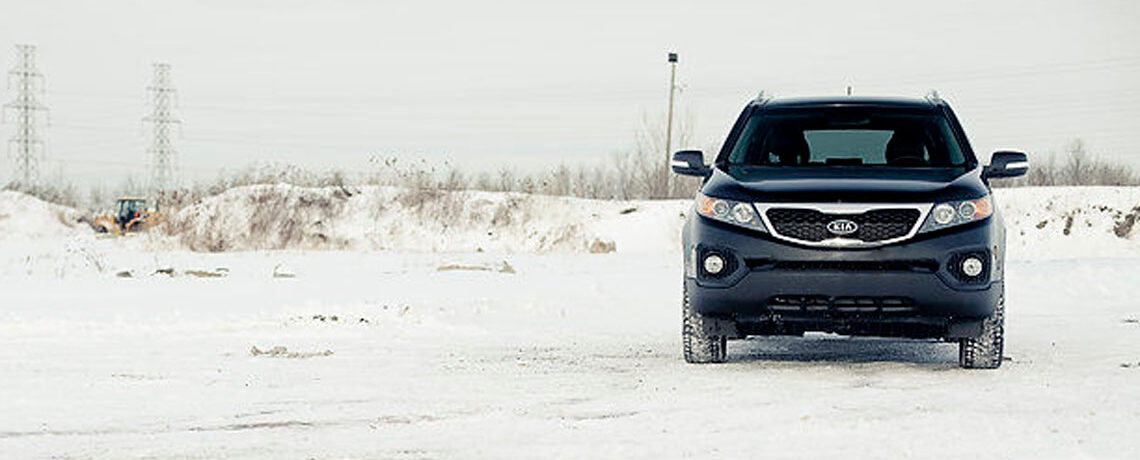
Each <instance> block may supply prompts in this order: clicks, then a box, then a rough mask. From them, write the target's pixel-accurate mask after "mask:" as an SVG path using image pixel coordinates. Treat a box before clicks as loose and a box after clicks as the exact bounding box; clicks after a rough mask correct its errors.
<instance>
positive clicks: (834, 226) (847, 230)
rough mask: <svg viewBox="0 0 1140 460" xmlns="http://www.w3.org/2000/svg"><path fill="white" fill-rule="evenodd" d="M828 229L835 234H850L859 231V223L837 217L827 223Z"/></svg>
mask: <svg viewBox="0 0 1140 460" xmlns="http://www.w3.org/2000/svg"><path fill="white" fill-rule="evenodd" d="M827 231H829V232H831V234H833V235H839V236H844V235H850V234H852V233H855V232H857V231H859V224H856V223H855V222H853V221H850V220H847V219H836V220H833V221H831V222H828V223H827Z"/></svg>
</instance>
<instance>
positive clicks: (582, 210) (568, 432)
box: [0, 189, 1140, 458]
mask: <svg viewBox="0 0 1140 460" xmlns="http://www.w3.org/2000/svg"><path fill="white" fill-rule="evenodd" d="M290 193H292V192H290ZM302 193H308V192H302ZM370 193H394V192H385V191H379V192H368V191H365V192H364V193H363V194H364V195H365V196H368V195H369V194H370ZM482 196H483V197H484V198H485V199H486V200H487V203H488V204H486V205H485V206H486V208H485V209H496V206H500V204H501V203H504V202H506V201H509V200H510V199H511V197H507V196H502V195H494V194H486V195H482ZM515 198H519V197H515ZM362 199H365V198H348V200H349V202H350V203H351V202H352V201H351V200H362ZM367 199H368V200H376V201H379V200H380V199H379V198H367ZM521 199H523V200H533V203H534V205H535V208H534V209H536V210H538V209H541V210H543V212H538V211H535V213H534V214H532V215H531V219H532V222H530V224H529V225H531V226H532V228H535V229H538V230H536V231H537V233H533V234H532V233H527V231H526V228H527V227H526V226H525V225H522V224H518V225H519V226H518V227H517V229H513V230H512V229H509V227H510V225H516V224H506V225H503V224H501V223H494V222H492V221H490V220H480V219H481V218H480V217H478V216H482V215H484V214H483V211H479V212H472V213H469V215H472V216H475V217H473V218H472V219H471V220H469V221H466V224H467V225H468V227H467V228H469V229H470V230H468V231H466V233H464V231H461V230H444V231H450V232H453V233H451V234H450V235H451V236H452V237H454V238H452V239H449V240H447V241H446V242H445V243H447V244H443V245H442V246H434V245H431V244H423V245H421V246H414V245H413V244H419V243H416V242H422V241H424V240H421V239H417V238H416V235H417V231H416V226H415V225H411V226H410V227H409V229H408V230H402V231H404V232H405V233H398V234H395V235H398V237H395V236H392V235H393V234H390V233H385V234H387V235H389V236H390V237H389V238H386V239H384V240H382V241H386V242H387V243H385V244H387V246H384V245H379V246H377V247H372V246H369V245H367V244H364V243H362V242H364V241H376V240H365V239H357V237H356V236H355V235H361V234H364V233H366V232H361V231H359V229H360V228H365V227H368V224H367V222H368V221H367V220H361V221H359V222H358V223H356V224H349V223H346V222H347V221H346V220H344V219H339V218H338V219H332V220H328V221H327V222H326V223H324V224H322V225H324V226H325V228H326V230H325V231H326V232H330V233H328V235H326V236H329V235H334V234H335V235H340V236H338V238H343V240H344V241H349V243H347V245H346V246H345V247H347V248H349V249H351V250H324V251H321V250H313V249H311V248H310V249H285V250H257V251H244V252H219V253H205V252H192V251H189V250H187V249H185V247H184V246H185V241H183V240H181V239H180V238H179V237H177V236H175V237H166V236H160V235H134V236H132V237H128V238H121V239H108V238H97V237H95V236H93V235H91V234H90V233H89V232H88V231H87V230H86V229H84V228H82V226H80V225H75V224H73V222H74V221H75V216H74V215H72V214H69V210H67V209H65V208H58V207H52V206H49V205H46V204H43V203H40V202H38V201H34V200H30V199H28V198H27V197H23V196H17V195H14V194H4V195H0V230H3V233H0V458H472V457H474V458H504V457H508V458H535V457H562V458H582V457H611V458H612V457H618V458H627V457H636V458H662V457H664V458H676V457H700V458H704V457H714V456H715V457H737V458H739V457H748V458H804V457H810V458H834V457H838V456H844V457H847V456H855V457H866V458H894V457H904V458H930V457H933V458H948V457H949V458H967V457H968V458H1073V457H1084V458H1137V456H1140V441H1138V440H1137V438H1136V436H1135V432H1136V431H1137V429H1138V427H1140V398H1137V397H1136V396H1137V392H1136V388H1137V386H1138V384H1140V345H1137V344H1138V343H1140V300H1138V299H1140V285H1138V283H1137V280H1138V279H1140V277H1138V275H1137V274H1136V269H1137V267H1138V263H1140V245H1138V243H1137V240H1140V230H1133V229H1127V231H1125V232H1123V235H1122V236H1118V235H1117V233H1116V232H1117V231H1116V230H1115V229H1117V228H1118V227H1119V226H1120V225H1121V223H1123V222H1126V221H1127V220H1128V217H1127V216H1128V213H1129V212H1134V208H1135V207H1137V206H1140V192H1138V191H1137V190H1136V189H1036V190H1034V189H1025V190H1011V191H1006V190H1003V191H1000V192H999V195H998V201H999V205H1001V206H1003V209H1004V210H1005V213H1006V215H1005V217H1006V219H1007V222H1009V224H1010V227H1011V234H1010V238H1011V241H1010V243H1011V251H1010V256H1011V257H1010V259H1011V260H1010V262H1009V265H1008V275H1007V277H1008V281H1007V283H1008V287H1007V289H1008V297H1009V300H1008V303H1007V309H1008V313H1007V315H1008V316H1007V355H1008V356H1009V358H1010V360H1009V361H1007V362H1006V363H1005V364H1004V365H1003V367H1002V368H1001V369H1000V370H998V371H995V372H987V371H963V370H960V369H958V368H957V367H956V347H955V346H953V345H948V344H942V343H936V342H916V341H906V340H882V339H849V338H843V337H837V336H824V335H816V336H812V337H809V338H807V339H782V338H781V339H751V340H747V341H742V342H734V343H732V344H731V345H730V350H729V353H730V362H729V363H727V364H724V365H711V366H690V365H686V364H684V363H683V362H682V360H681V358H680V354H679V337H678V322H679V306H678V302H677V297H678V294H679V281H680V267H679V261H680V257H679V255H678V254H677V250H676V248H675V244H674V243H675V241H676V236H675V234H674V232H675V229H676V225H677V224H676V222H675V220H677V219H679V215H680V213H683V212H686V211H687V209H686V206H687V204H686V203H683V202H664V203H614V202H595V201H582V200H569V199H555V198H541V197H538V198H528V197H522V198H521ZM209 204H210V203H205V204H204V205H203V206H209ZM353 206H355V205H353ZM472 206H474V205H472ZM203 209H205V208H203ZM480 209H483V208H480ZM629 209H634V211H628V210H629ZM344 212H345V213H346V214H345V215H354V213H355V212H356V211H351V212H350V211H344ZM402 212H404V211H401V210H399V209H398V208H397V209H395V210H389V211H383V212H379V213H378V214H377V215H376V216H375V219H376V220H380V221H384V220H385V219H391V221H392V222H394V221H395V220H396V217H397V216H399V215H403V214H397V213H402ZM386 213H391V214H392V215H388V214H386ZM203 214H204V215H207V216H208V215H210V212H203ZM491 214H494V213H491ZM500 214H501V213H500ZM247 215H251V214H247ZM21 216H24V217H21ZM337 216H339V214H336V215H333V217H337ZM548 216H554V217H548ZM234 219H237V217H234ZM409 219H410V218H409ZM575 219H577V221H575ZM1133 219H1135V218H1133ZM408 221H411V220H408ZM513 221H514V222H519V219H515V220H513ZM1070 221H1071V223H1067V222H1070ZM412 222H414V221H412ZM427 222H430V219H429V220H428V221H427ZM500 222H501V221H500ZM1042 222H1044V224H1042ZM405 224H406V222H405ZM575 224H577V227H575V228H577V229H578V230H577V232H578V233H576V234H575V235H576V236H574V237H573V238H570V239H566V240H564V241H566V242H567V243H565V244H561V243H560V244H558V245H545V246H544V245H542V244H538V241H540V240H541V239H542V237H541V235H542V234H543V233H542V232H547V231H550V232H555V233H557V232H558V231H560V230H561V229H565V228H566V227H567V226H574V225H575ZM383 225H389V224H383ZM391 225H396V224H394V223H393V224H391ZM417 225H419V224H417ZM432 225H435V224H432ZM1066 226H1067V227H1068V228H1069V230H1068V232H1067V234H1066V232H1065V231H1064V228H1065V227H1066ZM328 227H335V228H337V229H339V230H336V231H338V232H341V233H331V232H333V230H329V229H328ZM371 228H375V227H371ZM388 228H389V227H384V229H385V231H387V229H388ZM501 228H506V229H503V230H502V232H503V233H502V234H503V235H509V237H508V236H497V237H496V236H494V235H490V236H487V235H486V231H488V230H491V231H495V230H496V229H501ZM435 230H438V228H436V229H435ZM512 232H513V233H512ZM238 233H240V232H238ZM528 235H532V236H531V237H528ZM534 235H539V236H534ZM215 236H217V235H215ZM221 236H223V237H225V238H227V241H241V239H240V238H237V239H234V238H233V237H234V236H235V235H221ZM236 236H239V237H240V235H236ZM423 238H424V239H431V238H434V237H433V236H432V235H430V234H425V235H423ZM528 238H530V239H528ZM464 239H466V242H464V243H462V244H463V245H474V246H476V247H474V248H472V247H466V246H465V247H459V246H458V245H459V243H450V242H451V241H463V240H464ZM595 239H598V240H604V241H608V242H613V243H615V244H616V248H617V251H616V252H611V253H603V254H591V253H589V247H590V245H591V244H592V241H593V240H595ZM252 241H253V240H247V244H248V243H250V242H252ZM318 241H319V238H318ZM408 241H411V242H408ZM435 241H443V240H435ZM548 241H549V240H548ZM306 244H309V243H306ZM338 244H340V243H338ZM451 244H455V246H450V245H451ZM318 246H319V245H318ZM381 246H383V249H386V250H379V249H381ZM479 249H482V250H483V252H477V251H478V250H479ZM168 273H169V274H168ZM274 273H277V274H278V275H279V276H277V277H275V276H274ZM128 274H129V275H128ZM216 275H217V276H216Z"/></svg>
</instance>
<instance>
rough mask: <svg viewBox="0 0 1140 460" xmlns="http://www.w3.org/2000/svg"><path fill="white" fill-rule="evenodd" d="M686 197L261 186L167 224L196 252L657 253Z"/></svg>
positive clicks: (666, 243)
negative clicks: (621, 198)
mask: <svg viewBox="0 0 1140 460" xmlns="http://www.w3.org/2000/svg"><path fill="white" fill-rule="evenodd" d="M688 207H689V204H688V202H687V201H656V202H654V201H642V202H621V201H597V200H583V199H576V198H568V197H551V196H538V195H527V194H518V193H491V192H477V191H456V192H442V191H431V190H407V189H398V188H392V187H328V188H303V187H294V186H289V185H257V186H249V187H240V188H235V189H232V190H229V191H227V192H225V193H222V194H221V195H218V196H215V197H211V198H208V199H206V200H203V201H202V202H200V203H198V204H196V205H193V206H190V207H188V208H185V209H183V210H181V211H180V212H179V213H177V214H176V215H174V216H171V217H170V219H169V221H168V226H167V229H166V230H167V231H168V232H170V233H171V234H173V235H176V236H178V237H179V238H180V240H181V241H182V243H183V244H185V245H186V246H187V247H189V248H191V249H194V250H197V251H211V252H219V251H234V250H264V249H370V250H403V251H422V252H481V251H486V252H506V253H516V252H527V253H550V252H560V253H563V252H611V251H613V250H614V249H615V248H616V249H617V250H620V251H622V252H658V251H661V250H668V248H673V247H676V246H677V244H679V234H678V229H679V228H680V225H681V222H682V221H683V219H684V213H685V212H687V211H688Z"/></svg>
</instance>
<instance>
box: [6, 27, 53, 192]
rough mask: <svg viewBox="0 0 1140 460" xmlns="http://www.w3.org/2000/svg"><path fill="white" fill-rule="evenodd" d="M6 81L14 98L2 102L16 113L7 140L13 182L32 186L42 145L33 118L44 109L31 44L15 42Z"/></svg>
mask: <svg viewBox="0 0 1140 460" xmlns="http://www.w3.org/2000/svg"><path fill="white" fill-rule="evenodd" d="M8 85H9V87H11V86H15V87H16V98H15V99H13V100H12V101H11V102H9V103H7V104H4V108H5V109H9V110H11V111H12V112H15V116H16V134H15V135H14V136H12V138H11V139H10V140H9V141H8V152H9V155H11V156H12V160H13V162H14V163H15V164H16V178H17V179H16V181H17V185H20V186H23V187H32V186H35V185H36V184H37V182H39V162H40V159H41V157H43V146H44V142H43V140H42V139H40V136H39V132H38V131H37V129H36V122H37V121H38V118H39V117H38V114H39V113H41V112H46V111H47V107H45V106H44V105H43V104H41V103H40V101H39V98H38V97H37V93H41V92H43V74H41V73H40V72H39V70H37V69H36V47H35V46H33V45H16V65H15V66H13V67H12V70H9V71H8Z"/></svg>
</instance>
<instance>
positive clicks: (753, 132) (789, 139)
mask: <svg viewBox="0 0 1140 460" xmlns="http://www.w3.org/2000/svg"><path fill="white" fill-rule="evenodd" d="M965 164H966V157H965V155H964V154H963V153H962V149H961V147H960V146H959V145H958V142H957V140H956V139H955V137H954V134H953V132H952V131H951V130H950V125H949V123H947V121H946V118H945V117H943V116H942V115H941V114H939V113H936V112H930V111H906V110H899V109H884V108H868V107H828V108H813V109H810V110H804V109H799V110H784V111H769V112H762V113H757V114H755V115H752V117H750V118H749V120H748V122H747V124H746V125H745V126H744V129H743V131H742V132H741V134H740V136H739V137H738V138H737V140H736V144H735V145H734V146H733V148H732V150H731V152H730V153H729V155H728V165H729V166H803V167H821V166H891V167H917V168H949V167H961V166H963V165H965Z"/></svg>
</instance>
